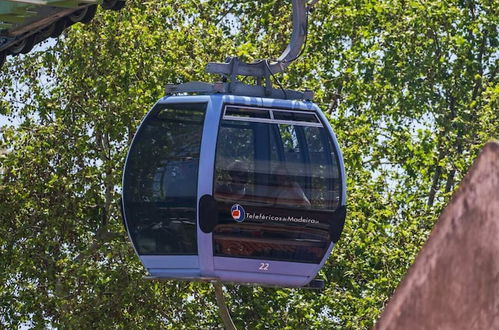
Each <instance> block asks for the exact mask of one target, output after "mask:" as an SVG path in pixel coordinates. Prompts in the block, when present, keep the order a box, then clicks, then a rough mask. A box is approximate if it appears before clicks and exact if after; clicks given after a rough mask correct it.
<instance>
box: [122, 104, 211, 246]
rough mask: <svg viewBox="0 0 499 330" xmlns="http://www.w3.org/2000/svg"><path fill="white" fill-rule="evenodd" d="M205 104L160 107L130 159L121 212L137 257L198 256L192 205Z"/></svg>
mask: <svg viewBox="0 0 499 330" xmlns="http://www.w3.org/2000/svg"><path fill="white" fill-rule="evenodd" d="M205 112H206V104H204V103H203V104H174V105H158V106H157V107H156V108H155V109H153V110H152V111H151V112H150V114H149V115H148V117H147V118H146V119H145V121H144V122H143V124H142V126H141V127H140V129H139V131H138V132H137V136H136V137H135V139H134V142H133V144H132V146H131V148H130V153H129V155H128V159H127V164H126V169H125V176H124V187H123V190H124V211H125V217H126V220H127V224H128V228H129V230H130V235H131V237H132V240H133V241H134V244H135V247H136V249H137V251H138V252H139V254H148V255H158V254H159V255H164V254H166V255H171V254H197V238H196V237H197V235H196V204H197V178H198V165H199V153H200V146H201V136H202V131H203V121H204V115H205Z"/></svg>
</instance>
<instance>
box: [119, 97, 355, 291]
mask: <svg viewBox="0 0 499 330" xmlns="http://www.w3.org/2000/svg"><path fill="white" fill-rule="evenodd" d="M345 199H346V194H345V174H344V168H343V161H342V156H341V153H340V150H339V148H338V144H337V142H336V139H335V136H334V133H333V130H332V129H331V127H330V126H329V125H328V123H327V120H326V118H325V116H324V115H323V114H322V112H321V111H320V110H319V108H318V107H317V106H316V105H315V104H313V103H311V102H302V101H289V100H276V99H265V98H259V97H243V96H233V95H222V94H213V95H201V96H170V97H165V98H163V99H161V100H160V101H159V102H158V103H157V104H156V105H155V106H154V107H153V109H152V110H151V111H150V112H149V113H148V114H147V116H146V117H145V119H144V120H143V122H142V123H141V125H140V127H139V129H138V131H137V133H136V135H135V137H134V139H133V142H132V145H131V147H130V151H129V153H128V157H127V160H126V165H125V170H124V176H123V198H122V201H123V205H122V206H123V213H124V219H125V223H126V227H127V231H128V233H129V236H130V239H131V241H132V242H133V245H134V247H135V250H136V252H137V254H138V255H139V257H140V260H141V261H142V263H143V264H144V266H145V267H146V268H147V270H148V272H149V273H150V274H151V275H152V276H153V277H157V278H171V279H185V280H195V279H217V280H220V281H222V282H239V283H254V284H262V285H276V286H288V287H300V286H304V285H306V284H307V283H309V282H310V281H311V280H312V279H313V278H314V277H315V276H316V274H317V272H318V271H319V270H320V268H321V267H322V266H323V264H324V262H325V260H326V259H327V257H328V256H329V254H330V252H331V249H332V248H333V245H334V244H335V243H336V242H337V241H338V239H339V237H340V234H341V231H342V229H343V224H344V219H345V214H346V208H345Z"/></svg>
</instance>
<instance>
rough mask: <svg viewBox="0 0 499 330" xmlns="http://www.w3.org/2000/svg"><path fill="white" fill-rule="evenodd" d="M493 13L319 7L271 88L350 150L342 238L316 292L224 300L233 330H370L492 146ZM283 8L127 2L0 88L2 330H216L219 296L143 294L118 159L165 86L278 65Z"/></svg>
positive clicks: (486, 9) (496, 119)
mask: <svg viewBox="0 0 499 330" xmlns="http://www.w3.org/2000/svg"><path fill="white" fill-rule="evenodd" d="M497 8H499V6H497V2H495V1H490V0H488V1H487V0H464V1H447V0H446V1H430V2H425V3H424V4H422V3H420V2H417V1H404V0H402V1H388V0H356V1H343V0H334V1H321V2H319V3H318V4H317V6H316V10H315V11H314V12H313V13H312V14H311V17H310V24H311V27H310V33H309V37H308V45H307V50H306V52H305V54H304V56H303V58H301V59H299V60H297V61H296V62H295V63H294V64H293V65H291V66H290V70H289V71H288V73H286V74H284V75H283V76H281V77H280V79H281V80H282V83H283V84H284V85H286V86H289V87H291V88H297V89H304V88H305V87H307V88H310V89H312V90H315V91H316V92H317V102H318V103H319V104H320V105H321V106H322V108H323V109H326V111H327V113H328V114H329V115H330V119H331V123H332V124H333V127H334V128H335V130H336V132H337V135H338V139H339V141H340V144H341V146H342V151H343V153H344V158H345V162H346V169H347V175H348V207H349V211H348V212H349V213H348V216H347V222H346V228H345V231H344V233H343V236H342V238H341V239H340V242H339V243H338V245H337V246H336V247H335V249H334V250H333V254H332V257H331V258H330V259H329V261H328V262H327V264H326V265H325V267H324V268H323V270H322V271H321V273H320V277H321V278H323V279H325V280H326V283H327V285H326V289H325V290H324V291H321V292H316V291H303V290H291V289H270V288H253V287H241V286H228V287H227V293H228V296H230V299H229V302H230V309H231V310H232V314H233V318H234V320H235V323H236V325H237V326H239V327H241V328H256V329H260V328H284V329H286V328H288V329H292V328H296V327H298V326H301V327H306V328H311V329H315V328H317V329H319V328H320V329H323V328H368V327H371V326H372V325H373V323H374V322H375V320H376V318H377V317H378V316H379V314H380V312H381V310H382V308H383V306H384V304H385V302H386V301H387V299H388V298H389V296H390V295H391V293H392V292H393V290H394V289H395V287H396V286H397V284H398V283H399V281H400V280H401V278H402V277H403V275H404V273H405V272H406V270H407V269H408V267H409V266H410V264H411V263H412V261H413V259H414V257H415V255H416V253H417V251H418V250H419V249H420V248H421V246H422V244H423V242H424V241H425V239H426V237H427V235H428V233H429V230H430V229H431V228H432V226H433V224H434V222H435V220H436V218H437V216H438V214H439V212H440V211H441V209H442V207H443V205H445V203H446V201H447V200H448V197H449V196H450V194H451V193H452V191H453V190H454V189H455V187H456V185H457V183H458V182H459V181H460V178H462V176H463V175H464V173H465V172H466V170H467V168H468V167H469V165H470V164H471V162H472V160H473V159H474V157H475V156H476V154H477V152H478V150H479V149H480V148H481V146H482V145H483V144H484V142H486V141H487V140H488V139H490V138H492V137H497V136H498V135H499V131H498V127H499V114H498V111H497V109H499V100H498V94H499V93H498V92H499V86H498V78H497V70H498V69H497V68H498V64H499V63H498V58H497V53H498V45H499V39H498V24H497V23H498V19H497V17H499V15H498V12H497V11H498V9H497ZM289 13H290V4H288V3H286V4H285V5H283V4H282V3H281V2H278V1H276V0H264V1H245V2H240V1H235V0H226V1H220V0H209V1H204V2H198V1H175V0H167V1H149V2H143V1H139V0H130V1H128V2H127V8H125V9H123V10H122V11H120V12H118V13H114V12H113V13H109V12H99V13H98V15H97V17H96V18H95V19H94V21H93V22H92V23H91V24H90V25H88V26H81V25H75V26H74V27H73V28H72V29H71V30H69V31H68V32H67V34H66V35H65V37H64V38H62V39H60V40H59V41H57V43H56V44H55V45H54V46H52V47H50V48H49V49H48V50H47V51H44V52H34V53H32V54H30V55H28V56H25V57H22V58H18V59H16V61H15V62H13V63H11V64H10V65H9V66H8V68H7V69H4V71H3V73H2V80H1V82H0V85H1V86H2V91H3V92H2V93H3V95H4V101H3V102H2V103H1V109H2V112H3V113H8V114H9V116H11V117H12V118H16V119H18V120H21V121H22V124H21V125H20V126H19V127H10V128H5V129H4V131H3V134H2V146H3V147H5V148H7V149H8V153H7V154H5V155H2V156H0V157H1V158H0V159H1V167H2V168H3V169H4V174H3V175H2V177H1V186H0V219H1V221H0V249H1V250H0V265H1V267H0V279H1V280H0V283H2V284H1V286H0V323H1V324H4V325H5V326H7V327H14V328H15V327H17V326H19V325H20V324H23V323H27V324H32V326H33V327H44V326H48V325H51V326H53V327H61V328H71V327H90V328H146V327H160V328H175V329H177V328H186V329H189V328H195V327H197V328H208V327H220V326H221V325H220V319H219V318H218V315H217V310H216V307H215V306H216V305H215V299H214V295H213V290H212V288H211V287H210V286H209V285H207V284H203V283H175V282H148V281H145V280H143V279H142V277H143V275H145V274H144V270H143V268H142V266H141V265H140V263H139V262H138V260H137V258H136V257H135V255H134V252H133V249H132V247H131V245H130V243H128V238H127V235H126V233H125V231H124V228H123V226H122V224H121V219H120V214H119V209H118V206H117V200H118V198H119V191H120V178H121V173H122V166H123V160H124V157H125V154H126V151H127V146H128V145H129V143H130V139H131V137H132V136H133V134H134V132H135V130H136V127H137V125H138V123H139V121H140V119H141V118H142V116H143V115H144V114H145V112H146V111H147V110H148V109H149V108H150V107H151V106H152V104H153V103H154V102H155V100H157V99H158V98H159V97H160V96H162V95H163V88H164V86H165V84H166V83H179V82H185V81H191V80H203V81H213V80H214V79H216V78H215V77H210V76H208V75H206V74H204V73H203V68H204V65H205V64H206V63H207V62H208V61H223V60H224V58H225V57H226V56H227V55H229V54H236V55H239V56H241V57H243V58H245V59H246V60H252V59H257V58H267V57H274V58H275V57H277V56H278V55H279V54H280V52H281V51H282V49H283V47H284V45H285V44H286V43H287V40H286V39H285V36H287V35H288V30H289V27H290V23H289Z"/></svg>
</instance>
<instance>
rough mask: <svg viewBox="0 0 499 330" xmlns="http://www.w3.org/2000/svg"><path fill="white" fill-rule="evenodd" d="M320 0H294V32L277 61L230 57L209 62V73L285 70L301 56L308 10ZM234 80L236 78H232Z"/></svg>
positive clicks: (256, 74) (263, 73)
mask: <svg viewBox="0 0 499 330" xmlns="http://www.w3.org/2000/svg"><path fill="white" fill-rule="evenodd" d="M317 1H318V0H313V1H312V2H311V3H310V4H309V5H307V0H292V6H293V32H292V34H291V41H290V43H289V44H288V46H287V47H286V49H285V50H284V52H283V53H282V55H281V56H279V58H277V60H275V61H272V62H271V61H269V60H260V61H257V62H253V63H244V62H242V61H240V60H239V59H238V58H237V57H230V58H228V59H227V63H208V65H207V66H206V69H205V71H206V72H207V73H215V74H221V75H225V76H231V79H232V78H233V77H234V76H238V75H240V76H253V77H267V76H268V75H269V74H275V73H279V72H283V71H284V70H285V69H286V68H287V66H288V65H289V64H290V63H291V62H293V61H294V60H296V59H297V58H298V57H300V55H301V52H302V49H303V45H304V44H305V40H306V36H307V28H308V12H309V11H310V9H311V8H312V6H313V5H314V4H315V3H316V2H317ZM232 81H234V80H232Z"/></svg>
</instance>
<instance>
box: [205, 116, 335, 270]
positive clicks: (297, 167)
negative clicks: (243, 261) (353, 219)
mask: <svg viewBox="0 0 499 330" xmlns="http://www.w3.org/2000/svg"><path fill="white" fill-rule="evenodd" d="M340 183H341V178H340V170H339V164H338V161H337V155H336V152H335V148H334V145H333V143H332V139H331V137H330V136H329V132H328V131H327V130H326V129H325V128H322V127H314V126H300V125H289V124H286V125H285V124H275V123H259V122H241V121H231V120H223V121H222V124H221V127H220V130H219V138H218V144H217V155H216V172H215V187H214V197H215V199H216V200H217V201H218V202H219V205H221V207H223V209H219V217H218V218H219V225H218V226H216V227H215V229H214V232H213V233H214V236H213V238H214V253H215V255H217V256H229V255H231V254H232V255H233V256H237V257H247V258H264V259H275V260H288V261H299V262H320V260H321V258H322V256H323V255H324V253H325V252H326V251H327V248H328V247H329V243H330V242H331V236H330V232H329V229H330V224H331V221H333V220H332V218H331V216H329V215H332V214H333V213H334V211H335V210H336V209H337V207H338V206H339V201H340V193H341V189H340ZM234 204H240V205H241V207H242V208H243V209H245V210H246V211H247V212H250V211H248V210H251V209H254V210H255V211H254V212H257V213H258V212H260V211H259V209H260V210H261V209H262V208H264V209H265V210H266V211H265V212H267V213H265V214H266V217H265V219H267V220H265V221H264V223H259V224H258V226H257V227H255V221H254V220H251V219H255V217H247V218H246V220H244V219H243V222H240V223H239V222H236V220H235V219H237V220H240V219H239V218H237V217H238V216H239V214H240V213H241V212H240V210H239V208H238V207H237V208H236V211H235V212H236V213H235V214H232V215H231V208H232V207H233V206H234ZM277 210H279V211H277ZM251 212H253V211H251ZM276 212H279V214H280V219H283V218H284V219H286V218H287V217H288V216H290V217H295V216H296V215H297V214H302V216H303V217H306V215H307V214H312V213H313V212H319V213H320V214H321V215H320V217H317V219H319V220H318V221H315V222H312V223H307V224H303V225H297V224H296V223H294V224H293V225H290V226H288V225H286V223H287V222H286V221H284V224H283V221H280V222H276V221H272V220H268V219H276V217H274V216H275V214H276ZM253 214H255V213H253ZM267 215H268V217H267ZM233 217H234V218H233ZM255 228H257V229H255Z"/></svg>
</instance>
